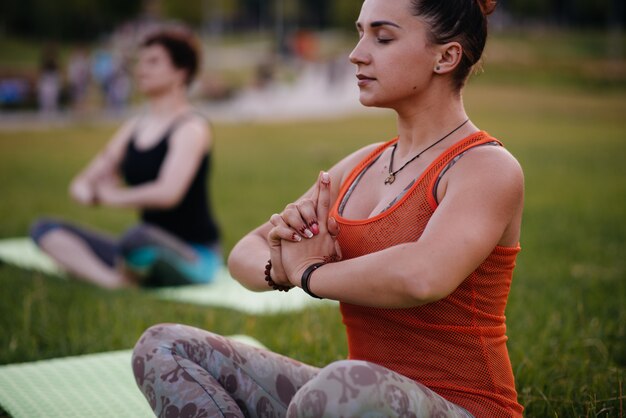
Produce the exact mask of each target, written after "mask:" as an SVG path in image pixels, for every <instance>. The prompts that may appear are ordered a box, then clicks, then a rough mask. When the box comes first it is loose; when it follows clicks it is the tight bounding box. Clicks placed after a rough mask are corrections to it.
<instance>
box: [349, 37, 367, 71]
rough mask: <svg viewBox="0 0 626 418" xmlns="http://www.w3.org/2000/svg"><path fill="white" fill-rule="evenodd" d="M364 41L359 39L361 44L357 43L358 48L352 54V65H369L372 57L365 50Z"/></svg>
mask: <svg viewBox="0 0 626 418" xmlns="http://www.w3.org/2000/svg"><path fill="white" fill-rule="evenodd" d="M363 39H364V38H361V39H359V42H357V44H356V46H355V47H354V49H353V50H352V52H351V53H350V62H351V63H352V64H355V65H358V64H367V63H369V62H370V55H369V53H368V52H367V51H366V50H365V46H364V45H363Z"/></svg>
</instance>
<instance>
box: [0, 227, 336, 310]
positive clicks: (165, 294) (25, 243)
mask: <svg viewBox="0 0 626 418" xmlns="http://www.w3.org/2000/svg"><path fill="white" fill-rule="evenodd" d="M0 261H3V262H5V263H8V264H12V265H15V266H18V267H21V268H24V269H28V270H35V271H40V272H43V273H46V274H49V275H53V276H57V277H61V278H64V277H66V276H65V275H64V274H63V272H62V271H61V270H59V268H57V267H56V265H55V264H54V262H53V261H52V260H50V258H49V257H48V256H46V255H45V254H44V253H42V252H41V251H39V249H38V248H37V247H36V246H35V245H34V244H33V243H32V241H31V240H30V239H29V238H15V239H4V240H0ZM146 291H148V292H153V293H154V294H155V295H156V296H157V297H159V298H162V299H167V300H173V301H179V302H187V303H194V304H198V305H206V306H216V307H222V308H229V309H235V310H238V311H241V312H245V313H249V314H272V313H280V312H288V311H291V312H293V311H299V310H302V309H305V308H307V307H314V306H320V305H324V304H331V305H336V302H333V301H328V300H319V299H314V298H312V297H310V296H309V295H307V294H306V293H304V292H303V291H302V290H301V289H299V288H295V289H292V290H291V291H290V292H289V293H282V292H261V293H257V292H251V291H249V290H247V289H245V288H244V287H243V286H241V285H240V284H239V283H238V282H237V281H236V280H234V279H233V278H232V277H230V274H229V273H228V270H227V269H226V268H223V269H222V270H221V271H220V272H219V273H218V276H217V278H216V280H215V281H214V282H213V283H211V284H208V285H191V286H178V287H169V288H161V289H157V290H146Z"/></svg>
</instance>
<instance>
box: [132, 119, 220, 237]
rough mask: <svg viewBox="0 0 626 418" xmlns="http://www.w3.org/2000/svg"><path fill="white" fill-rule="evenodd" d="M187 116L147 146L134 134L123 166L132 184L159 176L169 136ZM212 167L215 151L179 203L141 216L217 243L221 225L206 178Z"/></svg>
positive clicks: (176, 232) (205, 159) (182, 233)
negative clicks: (141, 145) (213, 210)
mask: <svg viewBox="0 0 626 418" xmlns="http://www.w3.org/2000/svg"><path fill="white" fill-rule="evenodd" d="M187 116H188V115H187ZM185 119H186V116H184V117H182V118H179V119H178V120H176V121H174V123H172V125H171V126H170V127H169V128H168V129H167V131H166V132H165V134H164V135H163V137H162V138H161V140H160V141H159V142H158V143H157V144H156V145H154V146H153V147H151V148H149V149H146V150H141V149H137V146H136V144H135V140H136V135H135V134H133V135H132V136H131V138H130V140H129V141H128V146H127V147H126V154H125V155H124V158H123V159H122V163H121V166H120V171H121V174H122V176H123V178H124V180H125V181H126V183H127V184H128V185H129V186H138V185H141V184H144V183H148V182H151V181H154V180H156V179H157V177H158V175H159V172H160V170H161V166H162V164H163V161H164V160H165V156H166V155H167V151H168V148H169V140H170V138H171V136H172V134H173V132H174V131H175V130H176V128H177V126H178V125H180V123H181V122H183V121H184V120H185ZM210 170H211V153H210V152H207V153H206V154H205V155H204V156H203V158H202V161H201V163H200V166H199V167H198V170H197V171H196V174H195V176H194V178H193V181H192V182H191V185H190V186H189V189H188V190H187V192H186V193H185V195H184V197H183V199H182V200H181V201H180V202H179V203H178V205H176V206H174V207H172V208H170V209H145V210H143V211H142V212H141V219H142V220H143V221H144V222H147V223H150V224H152V225H156V226H158V227H160V228H162V229H164V230H166V231H168V232H170V233H172V234H173V235H175V236H177V237H179V238H181V239H182V240H184V241H187V242H191V243H199V244H206V245H212V244H215V243H217V241H218V240H219V229H218V227H217V224H216V222H215V220H214V218H213V214H212V210H211V205H210V202H209V196H210V191H209V190H208V187H207V181H206V180H207V175H208V173H209V172H210Z"/></svg>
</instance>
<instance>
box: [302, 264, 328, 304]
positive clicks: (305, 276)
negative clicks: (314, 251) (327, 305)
mask: <svg viewBox="0 0 626 418" xmlns="http://www.w3.org/2000/svg"><path fill="white" fill-rule="evenodd" d="M325 264H326V262H318V263H314V264H311V265H310V266H308V267H307V268H306V269H305V270H304V271H303V272H302V275H301V276H300V287H301V288H302V290H304V292H305V293H306V294H308V295H309V296H311V297H313V298H316V299H323V298H322V297H321V296H318V295H317V294H315V293H314V292H313V291H312V290H311V277H312V275H313V273H314V272H315V271H316V270H317V269H319V268H320V267H322V266H323V265H325Z"/></svg>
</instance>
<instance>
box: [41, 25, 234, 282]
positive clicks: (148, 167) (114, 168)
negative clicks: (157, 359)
mask: <svg viewBox="0 0 626 418" xmlns="http://www.w3.org/2000/svg"><path fill="white" fill-rule="evenodd" d="M199 68H200V50H199V44H198V42H197V40H196V39H195V38H194V37H193V36H192V35H191V34H190V33H188V32H186V31H183V30H181V29H176V30H161V31H159V32H156V33H153V34H151V35H149V36H148V37H147V38H146V39H145V40H144V41H143V43H142V44H141V47H140V49H139V56H138V62H137V66H136V81H137V87H138V90H139V91H140V92H141V93H142V94H143V95H144V96H145V97H146V99H147V108H146V111H145V112H144V113H142V114H140V115H139V116H137V117H134V118H132V119H130V120H129V121H127V122H126V123H125V124H124V125H123V126H122V127H121V128H120V129H119V131H118V132H117V133H116V134H115V135H114V136H113V138H112V139H111V140H110V142H109V143H108V145H107V146H106V147H105V148H104V149H103V150H102V151H101V152H100V153H99V154H98V155H96V157H95V158H94V159H93V160H92V161H91V162H90V163H89V165H88V166H87V167H86V168H85V169H84V170H83V171H82V172H80V173H79V174H78V175H77V176H76V178H74V180H73V181H72V183H71V185H70V195H71V196H72V198H73V199H74V200H76V201H77V202H79V203H81V204H83V205H87V206H95V205H102V206H109V207H118V208H129V209H135V210H138V211H139V212H140V216H141V223H140V224H138V225H136V226H135V227H133V228H131V229H130V230H128V231H126V232H125V233H124V234H123V236H122V237H121V238H116V237H112V236H110V235H107V234H103V233H101V232H96V231H93V230H91V229H87V228H83V227H81V226H77V225H73V224H70V223H68V222H65V221H60V220H51V219H43V220H40V221H38V222H37V223H35V225H34V226H33V228H32V230H31V236H32V238H33V240H34V241H35V242H36V243H37V245H38V246H39V247H40V248H41V249H42V250H43V251H44V252H46V253H47V254H48V255H50V256H51V257H52V258H53V259H54V260H55V261H56V262H57V263H58V264H59V265H60V266H61V267H62V268H64V269H65V270H67V271H68V272H69V273H71V274H73V275H75V276H77V277H79V278H82V279H84V280H86V281H88V282H90V283H93V284H96V285H98V286H102V287H105V288H118V287H124V286H131V285H143V286H168V285H180V284H189V283H207V282H210V281H211V280H212V278H213V277H214V275H215V272H216V271H217V269H218V268H219V267H220V266H221V265H222V264H223V263H222V258H221V252H220V245H219V230H218V226H217V224H216V222H215V220H214V217H213V214H212V210H211V204H210V201H209V196H210V193H209V190H208V188H207V176H208V174H209V172H210V168H211V150H212V145H213V138H212V135H211V131H210V128H209V126H208V123H207V121H206V120H205V118H204V117H203V116H201V115H200V114H199V113H197V112H196V111H195V110H194V108H193V107H192V105H191V104H190V102H189V100H188V97H187V94H188V88H189V86H190V85H191V83H192V82H193V80H194V78H195V76H196V74H197V73H198V70H199Z"/></svg>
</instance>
